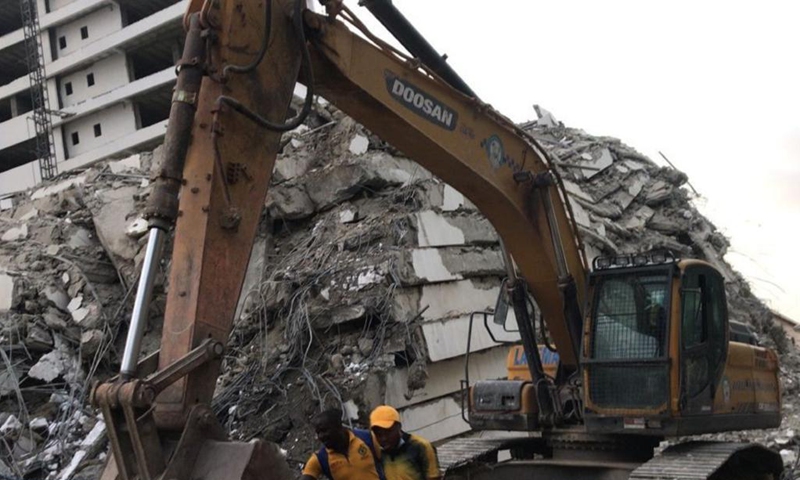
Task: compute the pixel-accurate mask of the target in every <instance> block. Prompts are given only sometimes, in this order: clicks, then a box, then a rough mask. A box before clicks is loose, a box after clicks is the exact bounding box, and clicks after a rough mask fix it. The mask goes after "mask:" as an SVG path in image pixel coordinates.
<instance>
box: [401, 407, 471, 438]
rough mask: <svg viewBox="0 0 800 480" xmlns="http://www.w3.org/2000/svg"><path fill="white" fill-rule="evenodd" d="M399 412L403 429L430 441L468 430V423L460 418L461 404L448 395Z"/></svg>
mask: <svg viewBox="0 0 800 480" xmlns="http://www.w3.org/2000/svg"><path fill="white" fill-rule="evenodd" d="M400 414H401V417H402V419H403V429H404V430H408V431H410V432H414V434H416V435H419V436H421V437H423V438H425V439H427V440H428V441H430V442H436V441H437V440H441V439H444V438H449V437H454V436H456V435H458V434H461V433H464V432H466V431H469V430H470V426H469V424H468V423H467V422H465V421H464V419H463V418H461V404H459V403H458V402H456V401H455V400H454V399H453V398H450V397H445V398H441V399H438V400H434V401H432V402H429V403H425V404H421V405H415V406H413V407H409V408H406V409H403V410H402V411H401V413H400Z"/></svg>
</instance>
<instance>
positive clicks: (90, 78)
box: [86, 73, 94, 87]
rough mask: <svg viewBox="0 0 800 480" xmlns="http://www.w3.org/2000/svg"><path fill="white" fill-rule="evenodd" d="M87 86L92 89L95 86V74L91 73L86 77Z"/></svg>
mask: <svg viewBox="0 0 800 480" xmlns="http://www.w3.org/2000/svg"><path fill="white" fill-rule="evenodd" d="M86 85H88V86H90V87H91V86H92V85H94V73H90V74H89V75H86Z"/></svg>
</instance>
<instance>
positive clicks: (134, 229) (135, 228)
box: [125, 217, 148, 239]
mask: <svg viewBox="0 0 800 480" xmlns="http://www.w3.org/2000/svg"><path fill="white" fill-rule="evenodd" d="M147 227H148V223H147V220H145V219H144V218H142V217H138V218H137V219H136V220H134V221H132V222H131V223H130V224H128V228H126V229H125V235H127V236H129V237H130V238H133V239H139V238H141V237H143V236H144V235H145V234H146V233H147Z"/></svg>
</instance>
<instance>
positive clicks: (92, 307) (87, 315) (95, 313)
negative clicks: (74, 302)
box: [70, 302, 100, 328]
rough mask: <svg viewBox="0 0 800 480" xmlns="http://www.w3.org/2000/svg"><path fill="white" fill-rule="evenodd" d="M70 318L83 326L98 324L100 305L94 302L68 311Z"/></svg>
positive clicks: (92, 326) (90, 326) (89, 326)
mask: <svg viewBox="0 0 800 480" xmlns="http://www.w3.org/2000/svg"><path fill="white" fill-rule="evenodd" d="M70 313H71V314H72V320H74V321H75V322H76V323H78V324H79V325H80V326H81V327H83V328H94V327H97V326H98V325H99V324H100V306H99V305H97V304H96V303H94V302H91V303H89V304H87V305H86V306H85V307H80V308H77V309H75V310H74V311H72V312H70Z"/></svg>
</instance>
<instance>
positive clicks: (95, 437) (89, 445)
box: [80, 420, 106, 452]
mask: <svg viewBox="0 0 800 480" xmlns="http://www.w3.org/2000/svg"><path fill="white" fill-rule="evenodd" d="M105 436H106V424H105V422H104V421H102V420H100V421H98V422H97V423H95V424H94V427H92V430H91V431H90V432H89V434H88V435H86V437H84V439H83V440H81V443H80V446H81V447H82V448H83V449H84V450H86V451H88V452H94V451H96V450H97V449H98V448H99V447H101V446H102V444H103V441H104V440H105Z"/></svg>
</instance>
